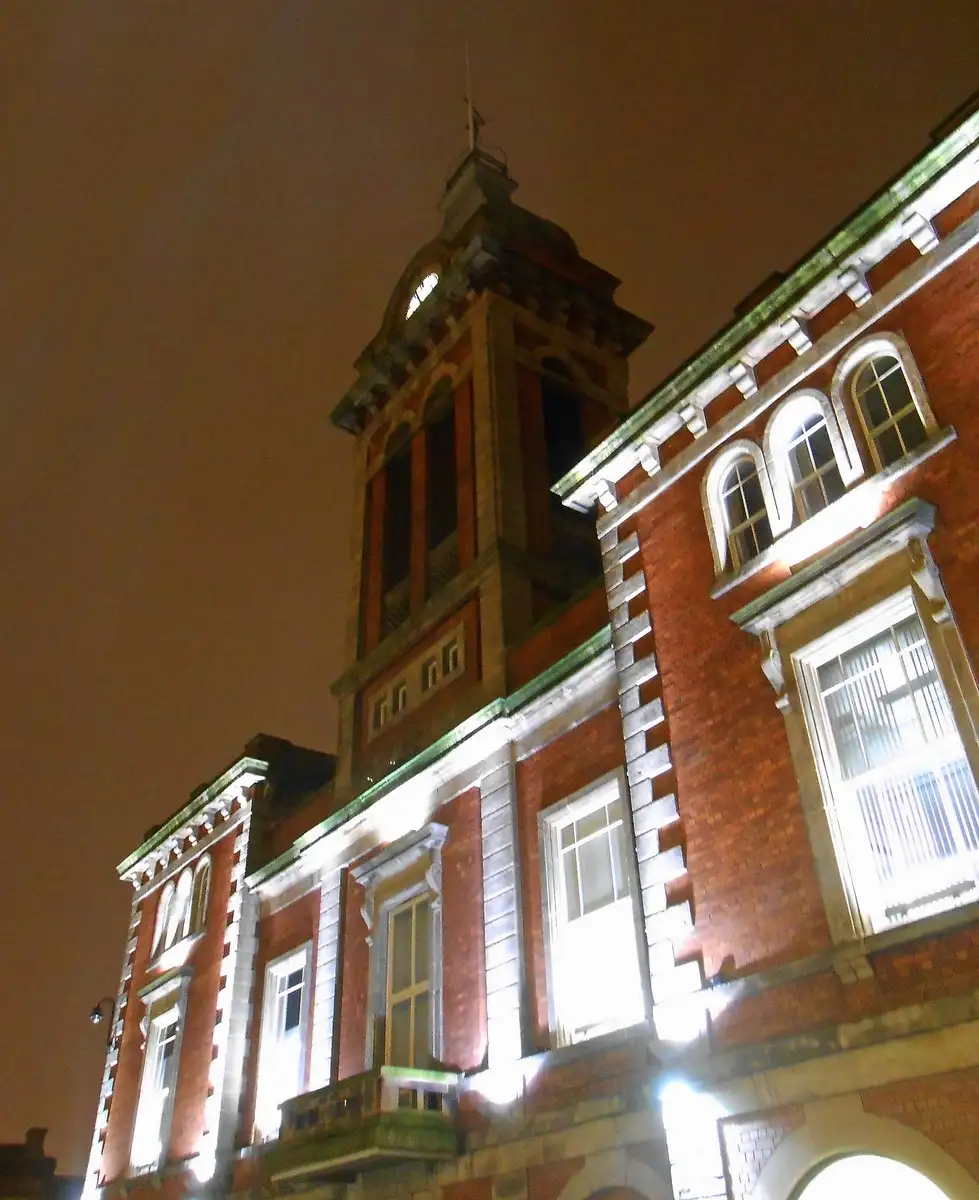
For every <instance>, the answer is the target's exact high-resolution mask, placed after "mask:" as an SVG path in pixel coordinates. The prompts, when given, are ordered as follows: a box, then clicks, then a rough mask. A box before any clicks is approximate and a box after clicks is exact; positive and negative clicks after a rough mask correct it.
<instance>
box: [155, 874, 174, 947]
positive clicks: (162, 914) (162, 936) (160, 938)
mask: <svg viewBox="0 0 979 1200" xmlns="http://www.w3.org/2000/svg"><path fill="white" fill-rule="evenodd" d="M176 891H177V884H176V882H175V881H174V880H173V879H168V880H167V882H166V883H165V884H164V885H163V889H162V891H161V892H160V899H159V900H158V901H157V904H156V924H155V926H154V928H153V952H152V955H151V957H152V958H156V957H157V956H158V955H160V954H162V953H163V951H164V950H165V949H166V944H165V943H166V936H167V929H168V927H169V925H170V910H171V909H172V908H173V904H174V898H175V895H176Z"/></svg>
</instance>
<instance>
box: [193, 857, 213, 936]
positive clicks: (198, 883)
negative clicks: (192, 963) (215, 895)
mask: <svg viewBox="0 0 979 1200" xmlns="http://www.w3.org/2000/svg"><path fill="white" fill-rule="evenodd" d="M210 895H211V860H210V858H209V857H208V856H207V855H205V856H204V857H203V858H202V859H201V860H200V862H199V863H198V864H197V868H196V870H195V871H194V897H193V901H192V903H191V909H190V931H191V933H200V932H201V931H202V930H203V929H204V926H205V925H206V924H207V902H208V899H209V898H210Z"/></svg>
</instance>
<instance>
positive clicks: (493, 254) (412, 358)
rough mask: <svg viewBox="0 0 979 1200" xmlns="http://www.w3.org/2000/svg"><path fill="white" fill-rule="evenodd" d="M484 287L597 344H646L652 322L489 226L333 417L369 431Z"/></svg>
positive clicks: (366, 368)
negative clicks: (543, 261)
mask: <svg viewBox="0 0 979 1200" xmlns="http://www.w3.org/2000/svg"><path fill="white" fill-rule="evenodd" d="M484 291H495V292H497V293H498V294H499V295H502V296H506V297H507V298H508V299H511V300H513V301H514V302H515V303H518V304H522V305H523V306H525V307H529V308H531V309H532V310H533V311H538V312H546V313H548V314H549V316H550V319H552V320H555V321H558V322H560V323H562V324H573V325H575V326H576V328H578V330H579V332H580V333H581V334H582V335H585V336H590V337H591V339H592V340H593V341H595V342H596V343H599V344H601V343H604V342H608V341H612V342H614V343H615V344H616V345H617V346H618V347H619V348H620V350H621V352H622V353H624V354H629V353H631V352H632V350H634V349H635V348H636V346H638V345H639V344H641V343H642V342H643V341H644V340H645V339H646V338H647V337H648V336H649V333H650V332H651V330H652V326H651V325H650V324H649V323H648V322H647V321H644V320H643V319H642V318H641V317H638V316H636V315H635V314H634V313H630V312H628V311H627V310H626V309H624V308H620V307H619V306H618V305H617V304H616V303H615V302H614V300H612V299H611V298H609V297H604V296H599V295H596V294H595V293H593V292H590V291H589V290H588V289H587V288H586V287H585V286H583V285H582V284H578V283H574V282H572V281H571V280H570V279H568V278H567V277H566V276H564V275H561V274H559V273H558V272H557V271H552V270H550V269H549V268H547V267H545V266H543V265H542V264H540V263H538V262H535V261H534V260H533V259H531V258H528V257H527V256H525V255H523V254H520V253H517V252H516V251H514V250H511V249H508V248H507V247H505V246H504V245H503V244H502V242H501V241H500V240H499V239H497V238H495V237H493V236H491V235H488V234H485V233H478V234H476V235H475V236H474V237H473V238H472V240H471V241H470V242H469V244H468V245H467V246H466V247H465V248H464V249H463V250H461V251H458V252H457V253H456V255H455V257H454V258H453V260H452V262H451V263H450V264H449V265H448V266H447V267H446V269H445V272H444V274H443V275H442V278H441V279H440V280H439V282H438V285H437V286H436V288H435V290H434V291H433V292H432V294H431V295H430V296H429V297H428V298H427V299H426V300H424V301H423V302H422V304H421V305H420V306H419V307H418V309H417V310H416V311H415V312H414V313H413V314H412V316H410V317H408V318H407V319H406V320H405V321H404V322H403V323H402V324H401V326H400V328H398V329H397V330H391V331H390V332H389V333H388V335H387V337H386V338H385V340H384V342H383V344H378V343H376V342H373V343H371V345H370V346H368V348H367V349H366V350H365V351H364V353H363V354H362V355H361V358H360V359H359V360H358V362H357V364H356V365H357V368H358V372H359V375H358V379H357V382H356V383H355V384H354V385H353V386H352V387H351V388H350V389H349V390H348V392H347V393H346V395H345V396H344V397H343V398H342V399H341V400H340V402H339V403H338V404H337V405H336V407H335V408H334V409H333V412H332V413H331V414H330V419H331V420H332V421H333V423H334V425H336V426H337V427H338V428H340V429H345V430H347V432H348V433H355V434H359V433H361V432H363V430H364V429H365V428H366V426H367V424H368V423H369V422H370V420H371V419H372V418H373V417H374V415H375V414H376V413H377V412H378V411H379V410H380V409H381V408H382V407H383V406H384V405H385V404H386V403H387V401H388V399H389V398H390V397H391V396H392V395H393V394H394V393H395V392H396V391H398V390H399V389H400V388H401V387H402V386H403V385H404V384H405V383H406V382H407V380H408V379H409V377H410V375H411V373H412V372H413V371H414V370H416V369H418V368H419V367H420V366H421V365H422V364H423V363H424V362H425V360H426V358H427V357H428V356H429V354H430V353H431V350H432V347H433V345H434V344H437V343H438V342H440V341H441V340H442V338H443V336H444V334H445V330H446V329H447V328H448V325H449V324H450V322H452V321H455V320H458V319H459V318H460V316H461V314H462V311H463V310H464V308H465V307H467V306H468V304H469V303H470V302H471V301H472V300H473V298H474V297H476V296H478V295H480V294H481V293H482V292H484Z"/></svg>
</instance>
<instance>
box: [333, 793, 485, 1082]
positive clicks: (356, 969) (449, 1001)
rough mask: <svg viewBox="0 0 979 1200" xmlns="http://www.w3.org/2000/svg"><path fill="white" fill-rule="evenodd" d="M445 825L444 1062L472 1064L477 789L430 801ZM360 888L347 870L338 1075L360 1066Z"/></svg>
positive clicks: (478, 919)
mask: <svg viewBox="0 0 979 1200" xmlns="http://www.w3.org/2000/svg"><path fill="white" fill-rule="evenodd" d="M432 819H433V820H434V821H436V822H438V823H440V824H443V825H446V826H447V827H448V830H449V832H448V836H447V838H446V841H445V845H444V847H443V850H442V950H443V955H442V961H443V978H442V1006H443V1037H444V1058H445V1062H446V1063H447V1064H449V1065H450V1066H451V1067H452V1068H458V1069H460V1070H471V1069H472V1068H474V1067H477V1066H478V1065H479V1064H480V1063H481V1062H482V1059H483V1055H484V1053H485V1049H486V1012H485V1004H486V1001H485V996H486V978H485V965H484V961H483V960H484V952H483V938H482V902H483V901H482V898H483V878H482V857H481V849H480V841H479V838H480V822H479V793H478V791H477V790H475V789H472V790H470V791H467V792H464V793H462V794H461V795H459V796H456V797H455V798H454V799H453V800H451V801H449V802H448V803H447V804H443V805H442V806H441V808H439V809H437V810H436V812H435V814H434V816H433V818H432ZM364 903H365V894H364V889H363V888H362V887H360V885H359V884H358V883H357V882H356V881H355V880H354V878H353V876H352V874H351V873H350V872H348V873H347V879H346V887H345V891H344V906H345V913H344V936H343V944H342V948H341V953H342V972H341V993H340V995H341V1007H340V1037H339V1042H340V1050H339V1072H338V1074H339V1078H340V1079H344V1078H346V1077H347V1076H348V1075H356V1074H358V1073H359V1072H361V1071H363V1070H364V1063H365V1054H366V1047H367V1010H368V989H369V985H370V947H369V946H368V944H367V925H366V923H365V922H364V918H363V916H362V915H361V908H362V907H363V905H364Z"/></svg>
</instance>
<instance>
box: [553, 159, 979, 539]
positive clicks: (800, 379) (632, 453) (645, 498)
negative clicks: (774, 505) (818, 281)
mask: <svg viewBox="0 0 979 1200" xmlns="http://www.w3.org/2000/svg"><path fill="white" fill-rule="evenodd" d="M970 158H971V159H973V160H975V162H974V165H975V166H976V168H977V171H976V180H974V181H973V182H975V181H979V154H974V155H972V156H970ZM969 186H971V183H970V184H969ZM963 190H965V189H964V188H963ZM900 240H904V239H903V238H902V239H900ZM895 244H898V243H895ZM977 245H979V213H977V214H974V215H973V216H971V217H969V218H967V219H966V220H965V221H963V222H962V224H961V225H959V226H958V227H957V228H956V229H955V230H953V231H952V233H950V234H949V235H948V236H947V237H946V238H944V239H943V240H942V241H941V242H939V244H938V246H937V247H936V248H935V249H934V250H932V251H930V252H929V253H928V254H927V255H924V256H923V257H921V258H919V259H918V260H917V261H915V262H914V263H912V264H911V265H910V266H908V267H906V268H905V269H904V270H903V271H901V272H900V273H899V274H898V275H897V276H895V278H894V279H892V280H891V281H890V282H889V283H888V284H886V285H885V286H884V287H883V288H882V289H881V290H880V291H879V292H878V293H876V294H875V295H873V296H872V297H871V298H869V299H867V300H866V301H865V302H864V303H863V304H862V305H861V306H860V307H859V308H858V309H857V310H856V311H855V312H853V313H851V314H850V316H848V317H846V318H845V319H844V320H843V321H841V322H840V323H839V324H838V325H836V326H834V327H833V328H832V329H831V330H829V332H827V333H826V334H825V335H824V336H823V337H822V338H820V340H819V341H818V342H817V343H816V344H815V345H814V346H813V348H812V349H811V350H809V351H807V352H806V353H805V354H803V355H801V356H799V357H797V358H796V359H795V361H794V362H792V363H790V364H789V365H788V366H787V367H785V368H784V369H783V370H781V371H779V372H778V373H777V374H776V375H775V376H773V378H772V379H770V380H768V382H767V383H765V385H764V386H763V387H761V388H759V389H758V391H757V392H756V393H754V395H752V396H751V397H750V399H749V400H747V401H746V402H744V403H742V404H740V405H738V407H737V408H736V409H734V410H732V411H731V412H730V413H728V414H727V415H726V416H725V417H723V418H722V419H721V420H720V421H718V422H717V423H716V424H715V425H713V426H709V427H708V430H707V433H706V434H705V435H704V436H703V437H701V438H699V439H697V440H696V441H695V442H693V443H692V444H691V445H690V446H687V447H686V448H685V449H684V450H682V451H681V452H680V453H679V454H677V455H676V457H675V458H673V459H671V460H670V461H669V462H668V463H666V464H665V465H664V466H663V467H662V468H661V469H660V470H659V471H658V472H657V473H656V474H655V475H654V476H652V477H651V478H650V479H648V480H646V481H645V482H644V483H642V484H641V485H639V486H638V487H636V488H635V489H634V490H633V491H632V492H630V494H629V495H628V496H626V497H625V498H624V500H622V501H621V502H620V503H619V504H618V505H617V507H616V509H615V511H614V513H608V514H606V515H604V516H602V517H600V518H599V522H598V531H599V536H602V535H603V534H605V533H607V532H609V531H610V530H612V529H614V528H616V527H617V526H618V525H620V524H621V523H622V522H623V521H626V520H628V519H629V518H630V517H632V516H635V514H636V513H638V512H640V511H641V510H642V509H643V508H645V507H646V505H647V504H649V503H651V502H652V501H653V500H654V499H655V498H656V496H658V495H659V494H660V493H661V492H663V491H665V490H666V489H667V488H668V487H671V486H672V485H673V484H674V483H676V482H677V480H678V479H680V478H682V477H683V475H685V474H686V473H687V472H688V471H690V470H693V469H694V468H695V467H696V466H697V465H698V464H699V463H700V462H702V461H703V460H704V459H705V458H708V457H709V456H710V455H711V454H713V453H714V452H715V451H716V450H717V449H718V448H719V447H720V446H721V445H722V444H723V443H724V442H725V441H726V440H727V439H728V438H730V437H732V436H734V435H735V434H737V433H738V432H739V431H740V430H742V429H744V428H745V427H746V426H748V425H750V424H751V423H752V422H753V421H755V420H756V419H757V417H758V416H760V415H761V414H762V413H764V412H765V411H766V410H767V409H768V408H770V407H771V406H772V405H773V404H775V403H776V402H777V401H778V400H779V399H781V398H782V397H783V396H785V395H787V394H788V393H789V392H791V391H793V390H795V389H796V388H799V387H803V386H805V385H806V381H807V380H808V378H809V377H810V376H811V375H812V373H813V372H814V371H815V370H817V369H818V368H819V367H821V366H824V365H825V364H826V363H828V362H832V361H833V360H834V359H836V358H837V357H838V356H839V355H840V354H841V353H842V352H843V351H844V350H845V349H846V348H847V346H849V345H850V344H852V343H853V342H854V341H855V340H856V339H857V338H859V337H861V336H862V335H864V334H866V333H867V332H868V331H869V330H870V329H871V327H872V326H873V325H874V324H875V323H876V322H878V321H880V319H881V318H882V317H884V316H886V315H887V314H888V313H889V312H891V311H892V310H893V309H894V308H896V307H897V306H898V305H900V304H902V303H903V302H904V301H905V300H906V299H908V297H910V296H912V295H914V294H915V293H916V292H918V291H920V290H921V288H923V287H925V286H927V284H929V283H930V282H931V281H932V280H934V279H935V278H937V277H938V276H939V275H940V274H942V272H943V271H945V270H947V269H948V268H949V267H951V266H952V265H953V264H954V263H956V262H958V260H959V259H960V258H962V257H963V256H965V255H966V254H968V253H970V252H971V251H972V250H974V249H975V248H976V246H977ZM890 249H893V246H891V247H890ZM881 257H883V255H882V256H881ZM865 258H866V254H865V251H861V255H860V260H861V262H863V261H865ZM874 261H879V259H873V256H872V255H871V256H870V259H869V260H867V265H868V266H869V265H873V262H874ZM851 267H853V264H852V263H848V264H842V266H841V274H842V275H843V276H846V278H847V280H848V282H849V283H850V286H851V287H852V280H851V278H850V276H849V275H848V274H847V272H848V271H849V269H850V268H851ZM839 277H840V276H836V277H835V278H836V279H837V282H838V280H839ZM842 292H843V288H842V286H838V287H837V288H836V289H835V290H834V294H833V295H831V296H829V299H828V300H827V301H826V303H828V302H829V300H831V299H835V297H836V296H837V295H840V294H842ZM822 306H823V305H820V307H822ZM807 308H808V305H807ZM815 311H819V309H818V308H817V309H816V310H815ZM779 337H780V335H779ZM776 344H778V341H776V342H775V343H774V344H773V345H772V346H771V347H767V348H765V353H769V352H770V350H771V349H774V348H775V345H776ZM766 346H767V344H766ZM760 349H762V347H761V346H759V350H760ZM762 357H763V356H762ZM730 383H731V380H730V377H729V375H728V374H727V373H724V374H723V377H722V374H721V372H718V373H715V375H713V376H711V377H710V379H709V380H707V381H705V383H704V384H702V385H701V387H700V388H699V389H698V390H697V394H698V395H699V396H700V398H701V400H702V402H703V405H704V407H705V408H707V406H709V403H710V401H711V400H713V399H716V398H717V396H719V395H721V394H722V393H723V392H724V391H726V390H727V387H728V386H730ZM680 428H682V422H680V420H679V417H677V416H676V415H675V413H674V412H673V410H672V409H671V410H670V411H669V412H667V413H665V414H664V415H663V416H662V417H661V418H659V419H658V421H657V422H656V423H655V425H654V427H653V428H652V429H648V428H647V429H644V430H643V431H642V433H641V434H638V435H637V437H636V440H635V441H634V442H632V443H630V444H629V446H627V447H625V448H624V449H623V450H622V451H620V453H619V454H618V455H617V456H616V457H615V458H614V459H612V460H611V461H610V462H609V463H607V464H605V465H604V466H603V468H602V475H603V477H607V480H610V481H612V482H617V481H618V480H619V479H622V478H623V477H624V476H625V475H627V474H628V473H629V472H630V471H631V470H632V469H633V468H634V467H635V466H636V465H637V464H638V462H639V449H638V447H639V443H640V441H641V442H642V444H643V446H648V444H649V443H650V440H651V439H653V438H655V440H656V442H657V443H662V442H663V441H665V440H666V439H667V438H668V437H670V436H672V434H673V433H675V432H677V430H678V429H680ZM594 479H595V477H592V479H589V480H586V481H585V482H584V483H583V484H582V485H581V487H580V488H578V490H577V491H576V492H574V493H573V494H572V495H571V496H569V497H568V499H567V500H566V503H567V504H569V505H570V506H571V507H579V508H583V509H587V508H589V507H590V506H591V505H592V504H593V503H594V498H595V495H594V494H593V493H594V489H595V484H594V482H593V480H594ZM595 494H597V493H595Z"/></svg>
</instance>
